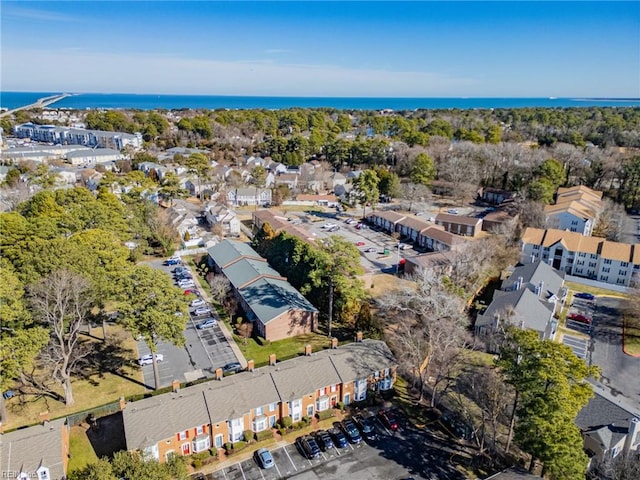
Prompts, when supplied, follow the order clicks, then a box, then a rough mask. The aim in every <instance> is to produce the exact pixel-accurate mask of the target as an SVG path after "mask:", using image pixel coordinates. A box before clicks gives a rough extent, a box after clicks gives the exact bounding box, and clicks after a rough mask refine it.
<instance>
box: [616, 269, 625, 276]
mask: <svg viewBox="0 0 640 480" xmlns="http://www.w3.org/2000/svg"><path fill="white" fill-rule="evenodd" d="M618 275H622V276H624V277H626V276H627V271H626V270H620V271H619V272H618Z"/></svg>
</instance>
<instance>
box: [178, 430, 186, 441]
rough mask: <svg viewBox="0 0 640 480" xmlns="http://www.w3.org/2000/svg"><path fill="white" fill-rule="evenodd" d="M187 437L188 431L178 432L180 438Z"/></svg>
mask: <svg viewBox="0 0 640 480" xmlns="http://www.w3.org/2000/svg"><path fill="white" fill-rule="evenodd" d="M186 438H187V432H186V431H184V432H180V433H179V434H178V440H185V439H186Z"/></svg>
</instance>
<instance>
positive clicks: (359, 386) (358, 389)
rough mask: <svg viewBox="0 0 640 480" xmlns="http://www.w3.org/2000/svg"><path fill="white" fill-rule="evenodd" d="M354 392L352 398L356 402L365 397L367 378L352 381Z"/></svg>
mask: <svg viewBox="0 0 640 480" xmlns="http://www.w3.org/2000/svg"><path fill="white" fill-rule="evenodd" d="M354 387H355V392H354V399H355V401H356V402H359V401H361V400H364V399H365V398H367V380H366V379H364V380H356V381H355V383H354Z"/></svg>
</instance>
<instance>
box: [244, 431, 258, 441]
mask: <svg viewBox="0 0 640 480" xmlns="http://www.w3.org/2000/svg"><path fill="white" fill-rule="evenodd" d="M242 436H243V437H244V441H245V442H247V443H250V442H251V441H252V440H253V439H254V438H255V433H253V431H252V430H245V431H244V432H242Z"/></svg>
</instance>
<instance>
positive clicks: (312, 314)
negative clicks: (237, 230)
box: [208, 240, 318, 341]
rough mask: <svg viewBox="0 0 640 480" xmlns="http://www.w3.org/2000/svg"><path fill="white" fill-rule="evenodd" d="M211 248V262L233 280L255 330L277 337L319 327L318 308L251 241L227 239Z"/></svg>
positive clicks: (236, 294)
mask: <svg viewBox="0 0 640 480" xmlns="http://www.w3.org/2000/svg"><path fill="white" fill-rule="evenodd" d="M208 252H209V265H210V266H211V267H212V268H213V269H214V270H215V272H216V273H218V274H222V275H224V276H225V277H226V278H227V279H228V280H229V282H230V283H231V286H232V288H233V292H234V294H235V296H236V298H237V300H238V303H239V305H240V307H241V308H242V309H243V310H244V312H245V314H246V319H247V320H249V321H251V322H253V325H254V331H255V333H257V334H258V335H260V336H261V337H263V338H265V339H266V340H269V341H274V340H281V339H283V338H288V337H294V336H296V335H302V334H305V333H310V332H313V331H315V330H316V328H317V324H318V309H317V308H315V307H314V306H313V305H311V303H309V301H308V300H307V299H306V298H304V296H303V295H302V294H301V293H300V292H298V291H297V290H296V289H295V288H293V287H292V286H291V284H290V283H289V282H288V281H287V279H286V278H284V277H282V276H281V275H280V274H279V273H278V272H277V271H275V270H274V269H273V268H271V267H270V266H269V264H268V263H267V261H266V260H265V259H264V258H262V257H261V256H260V255H258V253H257V252H256V251H255V250H254V249H253V248H251V247H250V246H249V245H247V244H246V243H242V242H235V241H230V240H224V241H222V242H220V243H219V244H217V245H215V246H213V247H211V248H210V249H209V250H208Z"/></svg>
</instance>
